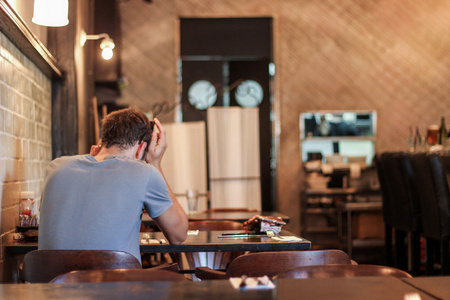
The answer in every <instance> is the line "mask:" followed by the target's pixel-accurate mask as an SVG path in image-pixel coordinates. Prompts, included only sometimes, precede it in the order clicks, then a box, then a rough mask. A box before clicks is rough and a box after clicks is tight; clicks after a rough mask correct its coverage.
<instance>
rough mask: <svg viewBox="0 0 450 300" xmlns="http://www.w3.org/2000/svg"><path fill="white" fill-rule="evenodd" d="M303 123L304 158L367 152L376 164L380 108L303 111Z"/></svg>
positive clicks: (368, 162) (352, 154)
mask: <svg viewBox="0 0 450 300" xmlns="http://www.w3.org/2000/svg"><path fill="white" fill-rule="evenodd" d="M299 125H300V143H301V144H300V146H301V156H302V161H303V162H307V161H311V160H316V159H323V160H324V162H325V157H327V156H332V155H340V156H343V157H363V156H364V157H365V162H366V164H367V165H371V164H372V159H373V156H374V155H375V138H376V129H377V127H376V126H377V114H376V111H308V112H304V113H301V114H300V120H299Z"/></svg>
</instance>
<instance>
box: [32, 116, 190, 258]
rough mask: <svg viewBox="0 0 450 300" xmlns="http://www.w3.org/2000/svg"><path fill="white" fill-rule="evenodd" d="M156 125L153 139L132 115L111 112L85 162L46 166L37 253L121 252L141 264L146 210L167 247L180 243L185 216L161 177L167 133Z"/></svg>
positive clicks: (63, 160)
mask: <svg viewBox="0 0 450 300" xmlns="http://www.w3.org/2000/svg"><path fill="white" fill-rule="evenodd" d="M154 122H155V124H156V127H157V128H158V131H159V132H153V133H152V128H151V123H150V121H149V120H148V118H147V116H146V115H145V114H144V113H142V112H140V111H138V110H137V109H134V108H128V109H123V110H119V111H115V112H113V113H111V114H109V115H107V116H106V117H105V118H104V119H103V122H102V139H101V141H100V143H99V145H97V146H93V148H92V149H91V154H86V155H75V156H65V157H60V158H57V159H55V160H53V161H52V162H51V163H50V164H49V165H48V167H47V170H46V179H45V185H44V189H43V194H42V203H41V217H40V225H39V239H38V244H39V247H38V248H39V249H73V250H121V251H126V252H129V253H131V254H133V255H134V256H136V258H138V259H139V261H140V260H141V256H140V251H139V230H140V225H141V215H142V212H143V210H144V208H145V210H146V211H147V212H148V213H149V215H150V216H151V217H152V218H153V219H154V221H155V222H156V224H157V225H158V226H159V227H160V229H161V231H162V232H163V233H164V235H165V237H166V238H167V239H168V240H169V242H170V243H171V244H180V243H182V242H183V241H184V240H185V239H186V237H187V229H188V219H187V216H186V214H185V212H184V210H183V208H182V207H181V206H180V204H179V203H178V201H177V199H176V197H175V195H174V194H173V192H172V190H171V189H170V187H169V185H168V184H167V182H166V181H165V178H164V175H163V172H162V169H161V160H162V157H163V155H164V152H165V150H166V148H167V140H166V132H165V130H164V128H163V126H162V125H161V123H160V122H159V120H158V119H155V120H154ZM147 141H149V143H148V142H147ZM93 155H95V156H93Z"/></svg>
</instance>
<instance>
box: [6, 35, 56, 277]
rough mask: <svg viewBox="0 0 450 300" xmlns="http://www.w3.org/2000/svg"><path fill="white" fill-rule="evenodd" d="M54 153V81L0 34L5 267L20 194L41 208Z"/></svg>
mask: <svg viewBox="0 0 450 300" xmlns="http://www.w3.org/2000/svg"><path fill="white" fill-rule="evenodd" d="M51 151H52V145H51V80H50V79H49V78H48V77H46V76H45V75H44V74H43V73H42V72H41V71H40V70H39V69H38V68H37V67H36V66H35V65H34V64H33V63H32V62H31V61H30V60H29V59H28V58H27V57H25V56H24V55H23V54H22V53H21V52H20V51H19V50H18V49H17V47H15V46H14V45H13V44H12V43H11V42H10V41H9V40H8V39H7V38H6V37H5V36H4V35H3V33H0V203H1V206H0V236H1V239H0V242H1V248H0V249H1V251H0V263H1V264H2V263H3V261H4V257H5V256H4V254H5V250H4V249H5V247H4V244H5V242H7V241H8V240H9V239H10V238H11V237H10V233H12V232H14V230H15V226H16V222H17V220H18V214H19V213H18V211H19V208H18V205H19V200H20V199H19V198H20V197H19V195H20V192H21V191H25V190H30V191H34V192H35V195H36V200H37V201H36V202H37V205H39V200H40V194H41V190H42V183H43V178H44V170H45V166H46V165H47V164H48V163H49V162H50V160H51V157H52V155H51ZM0 275H3V274H0ZM1 277H3V276H1Z"/></svg>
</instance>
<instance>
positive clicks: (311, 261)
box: [195, 249, 353, 280]
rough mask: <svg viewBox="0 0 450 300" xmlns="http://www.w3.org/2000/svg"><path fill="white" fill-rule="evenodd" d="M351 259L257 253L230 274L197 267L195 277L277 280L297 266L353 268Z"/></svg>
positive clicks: (318, 253)
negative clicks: (343, 265) (242, 277)
mask: <svg viewBox="0 0 450 300" xmlns="http://www.w3.org/2000/svg"><path fill="white" fill-rule="evenodd" d="M352 263H353V262H352V260H351V259H350V257H349V256H348V255H347V253H345V252H344V251H341V250H335V249H330V250H305V251H276V252H256V253H249V254H244V255H241V256H239V257H237V258H236V259H234V260H233V261H231V263H230V264H229V265H228V268H227V270H226V272H223V271H218V270H213V269H211V268H208V267H197V268H196V269H195V275H196V276H197V277H198V278H200V279H201V280H207V279H227V278H230V277H241V276H242V275H247V276H251V277H259V276H264V275H267V276H269V277H273V276H275V275H277V274H278V273H280V272H283V271H286V270H289V269H292V268H294V267H297V266H306V265H323V264H349V265H350V264H352Z"/></svg>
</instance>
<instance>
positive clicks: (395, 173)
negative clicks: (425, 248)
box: [379, 152, 422, 275]
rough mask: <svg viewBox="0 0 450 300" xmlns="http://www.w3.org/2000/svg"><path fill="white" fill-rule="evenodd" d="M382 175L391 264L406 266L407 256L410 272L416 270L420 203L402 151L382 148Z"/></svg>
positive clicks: (417, 266) (417, 271)
mask: <svg viewBox="0 0 450 300" xmlns="http://www.w3.org/2000/svg"><path fill="white" fill-rule="evenodd" d="M379 163H380V165H381V172H382V177H384V181H380V186H381V189H382V191H383V192H382V194H383V198H384V197H387V198H386V199H383V206H385V204H386V207H383V209H386V210H389V211H388V212H386V213H387V214H388V215H389V219H388V220H387V221H388V222H390V223H391V224H390V225H391V226H392V227H393V229H394V232H395V235H394V238H395V249H396V251H395V267H397V268H399V269H401V270H408V259H409V261H410V262H411V268H412V269H411V272H412V274H413V275H419V273H420V234H421V232H422V221H421V216H420V204H419V199H418V197H417V193H416V192H415V191H414V188H415V186H414V183H413V182H414V181H413V176H414V174H413V172H412V169H411V165H410V162H409V159H408V157H407V155H406V154H405V153H402V152H386V153H382V154H381V155H380V157H379ZM408 234H409V235H410V239H409V243H410V245H411V256H409V255H408V249H407V246H406V240H407V236H408Z"/></svg>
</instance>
